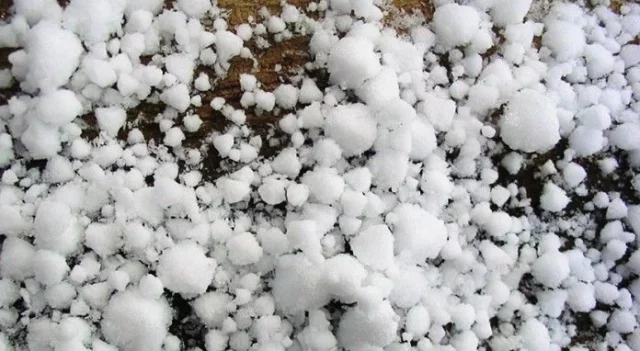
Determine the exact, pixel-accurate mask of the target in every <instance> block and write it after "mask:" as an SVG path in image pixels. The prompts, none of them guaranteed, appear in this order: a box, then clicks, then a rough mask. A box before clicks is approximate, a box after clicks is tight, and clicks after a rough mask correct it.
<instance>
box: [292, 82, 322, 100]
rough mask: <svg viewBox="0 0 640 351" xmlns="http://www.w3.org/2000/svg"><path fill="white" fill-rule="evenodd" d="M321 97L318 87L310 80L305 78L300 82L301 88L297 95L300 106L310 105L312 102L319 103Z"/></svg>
mask: <svg viewBox="0 0 640 351" xmlns="http://www.w3.org/2000/svg"><path fill="white" fill-rule="evenodd" d="M322 97H323V95H322V91H320V89H318V86H317V85H316V83H315V82H314V81H313V80H312V79H309V78H305V79H304V80H303V81H302V86H301V87H300V92H299V94H298V101H299V102H300V103H301V104H310V103H312V102H314V101H321V100H322Z"/></svg>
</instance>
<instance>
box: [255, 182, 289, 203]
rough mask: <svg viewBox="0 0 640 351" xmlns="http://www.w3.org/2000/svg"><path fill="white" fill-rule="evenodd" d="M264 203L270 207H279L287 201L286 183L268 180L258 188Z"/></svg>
mask: <svg viewBox="0 0 640 351" xmlns="http://www.w3.org/2000/svg"><path fill="white" fill-rule="evenodd" d="M258 194H260V198H261V199H262V201H264V202H265V203H267V204H269V205H277V204H279V203H281V202H283V201H285V197H286V195H285V183H284V182H283V181H281V180H279V179H275V178H266V179H265V180H264V181H263V183H262V185H260V187H259V188H258Z"/></svg>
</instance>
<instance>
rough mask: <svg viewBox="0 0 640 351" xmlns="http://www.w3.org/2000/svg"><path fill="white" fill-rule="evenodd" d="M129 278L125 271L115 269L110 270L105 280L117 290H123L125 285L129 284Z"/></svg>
mask: <svg viewBox="0 0 640 351" xmlns="http://www.w3.org/2000/svg"><path fill="white" fill-rule="evenodd" d="M130 280H131V278H130V277H129V275H128V274H127V273H126V272H124V271H122V270H117V271H114V272H111V274H110V275H109V277H108V279H107V282H108V283H109V285H111V287H113V288H114V289H116V290H117V291H124V290H125V289H126V287H127V285H128V284H129V282H130Z"/></svg>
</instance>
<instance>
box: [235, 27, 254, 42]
mask: <svg viewBox="0 0 640 351" xmlns="http://www.w3.org/2000/svg"><path fill="white" fill-rule="evenodd" d="M236 35H237V36H239V37H240V38H241V39H242V40H244V41H249V39H251V36H252V35H253V29H251V25H250V24H248V23H243V24H241V25H239V26H238V27H237V28H236Z"/></svg>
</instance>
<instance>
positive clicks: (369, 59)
mask: <svg viewBox="0 0 640 351" xmlns="http://www.w3.org/2000/svg"><path fill="white" fill-rule="evenodd" d="M373 49H374V46H373V44H372V43H371V42H370V41H368V40H366V39H364V38H361V37H345V38H342V39H340V41H338V42H337V43H336V44H334V45H333V46H332V47H331V52H330V53H329V58H328V62H327V68H328V70H329V74H330V80H331V82H332V83H334V84H339V85H343V86H345V87H346V88H348V89H356V88H359V87H360V86H361V85H362V83H364V81H365V80H367V79H369V78H372V77H374V76H375V75H376V74H378V72H379V71H380V69H381V65H380V59H379V58H378V56H377V55H376V53H375V52H374V51H373Z"/></svg>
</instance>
